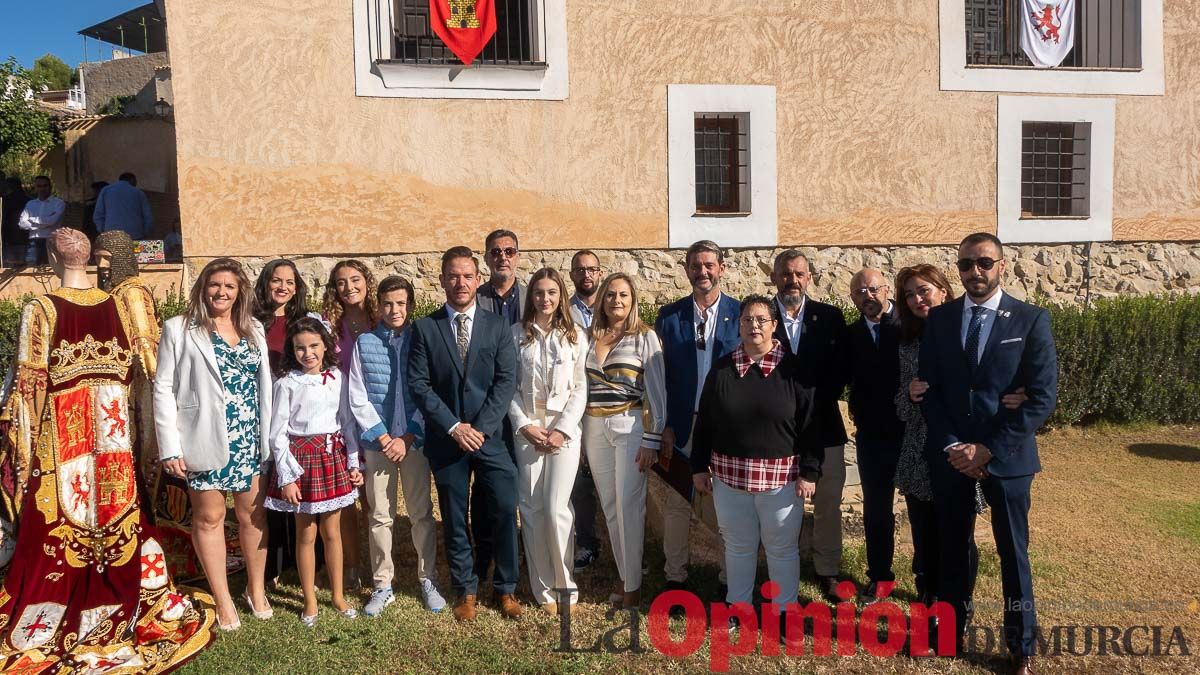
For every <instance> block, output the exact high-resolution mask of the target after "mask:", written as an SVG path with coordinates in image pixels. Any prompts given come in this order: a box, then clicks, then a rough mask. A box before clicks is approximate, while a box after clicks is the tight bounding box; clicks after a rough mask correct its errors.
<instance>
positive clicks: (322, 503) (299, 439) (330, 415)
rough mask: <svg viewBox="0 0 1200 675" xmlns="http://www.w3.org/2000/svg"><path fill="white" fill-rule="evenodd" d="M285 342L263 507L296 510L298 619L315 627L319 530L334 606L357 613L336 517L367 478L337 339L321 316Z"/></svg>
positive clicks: (300, 325) (291, 329)
mask: <svg viewBox="0 0 1200 675" xmlns="http://www.w3.org/2000/svg"><path fill="white" fill-rule="evenodd" d="M284 344H285V345H286V346H287V349H286V350H285V352H284V360H285V364H286V365H287V366H288V368H289V372H288V374H287V375H285V376H283V377H281V378H280V379H279V380H278V381H277V382H276V383H275V391H274V401H275V408H274V412H273V414H272V416H271V454H272V461H273V462H274V469H273V471H272V474H271V481H270V487H269V488H268V492H267V499H266V507H267V508H268V509H271V510H273V511H283V512H289V513H295V514H296V564H297V567H298V568H299V570H300V586H301V588H302V589H303V591H304V611H302V612H301V613H300V620H301V621H302V622H304V625H306V626H309V627H312V626H315V625H316V623H317V590H316V566H317V564H316V543H317V531H318V530H320V535H321V540H322V541H323V542H324V544H325V568H326V570H327V571H328V572H329V586H330V588H331V590H332V593H333V606H334V608H335V609H337V611H338V612H339V613H341V614H342V615H343V616H346V617H348V618H351V619H352V618H354V617H355V616H357V615H358V612H357V611H356V610H355V609H354V608H352V607H351V606H350V604H349V603H347V602H346V598H345V596H344V595H343V584H342V536H341V528H340V521H339V518H338V515H339V514H340V512H341V510H342V509H344V508H346V507H348V506H351V505H353V504H354V500H355V499H356V498H357V497H358V486H360V485H362V483H363V478H362V474H361V473H359V470H358V443H357V442H356V440H355V431H354V429H355V427H354V420H353V418H352V417H351V413H350V406H349V403H348V401H347V400H346V391H347V389H346V387H345V386H343V385H344V382H343V381H342V373H341V371H339V370H338V369H337V354H336V353H335V351H334V345H333V337H332V336H331V335H330V334H329V331H328V330H326V329H325V326H324V324H322V323H321V322H320V321H318V320H317V319H313V318H309V317H305V318H302V319H299V320H297V321H295V322H293V323H292V324H291V325H290V326H288V335H287V341H286V342H285V343H284ZM343 431H344V433H343ZM351 545H353V543H351Z"/></svg>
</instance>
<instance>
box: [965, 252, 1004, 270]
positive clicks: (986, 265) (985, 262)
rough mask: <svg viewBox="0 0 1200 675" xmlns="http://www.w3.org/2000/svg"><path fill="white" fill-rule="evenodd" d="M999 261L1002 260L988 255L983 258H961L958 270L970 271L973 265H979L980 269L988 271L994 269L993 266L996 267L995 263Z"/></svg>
mask: <svg viewBox="0 0 1200 675" xmlns="http://www.w3.org/2000/svg"><path fill="white" fill-rule="evenodd" d="M998 262H1000V261H999V260H993V259H991V258H988V257H986V256H985V257H983V258H959V259H958V271H959V272H970V271H971V268H972V267H979V269H981V270H983V271H984V272H986V271H988V270H990V269H992V267H994V266H995V264H996V263H998Z"/></svg>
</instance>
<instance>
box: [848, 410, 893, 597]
mask: <svg viewBox="0 0 1200 675" xmlns="http://www.w3.org/2000/svg"><path fill="white" fill-rule="evenodd" d="M902 440H903V439H899V438H897V439H890V438H886V439H879V438H869V437H864V436H863V435H862V434H858V435H857V436H856V437H855V443H856V445H857V446H858V476H859V478H860V479H861V481H862V494H863V530H865V533H866V543H867V576H868V577H869V578H870V580H871V581H895V580H896V575H895V574H893V573H892V559H893V558H894V557H895V553H896V512H895V509H894V508H893V505H894V503H895V499H896V463H897V461H898V460H899V458H900V445H901V442H902Z"/></svg>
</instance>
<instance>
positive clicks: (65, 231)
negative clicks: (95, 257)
mask: <svg viewBox="0 0 1200 675" xmlns="http://www.w3.org/2000/svg"><path fill="white" fill-rule="evenodd" d="M46 251H47V253H48V254H49V258H50V265H51V266H52V267H53V268H54V272H55V273H56V274H58V275H59V276H62V273H63V272H64V271H67V270H71V271H77V270H83V269H85V268H86V267H87V263H88V258H90V257H91V256H92V244H91V242H89V241H88V238H87V235H86V234H84V233H82V232H80V231H79V230H73V229H71V228H69V227H60V228H58V229H57V230H55V231H54V233H53V234H51V235H50V238H49V240H48V241H47V242H46Z"/></svg>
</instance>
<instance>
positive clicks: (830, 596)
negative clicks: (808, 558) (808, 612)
mask: <svg viewBox="0 0 1200 675" xmlns="http://www.w3.org/2000/svg"><path fill="white" fill-rule="evenodd" d="M840 583H842V580H841V579H838V578H837V577H822V576H819V577H817V586H818V587H820V589H821V595H824V596H825V599H826V600H828V601H829V602H831V603H837V602H841V600H842V599H841V598H839V597H838V594H837V587H838V584H840Z"/></svg>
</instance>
